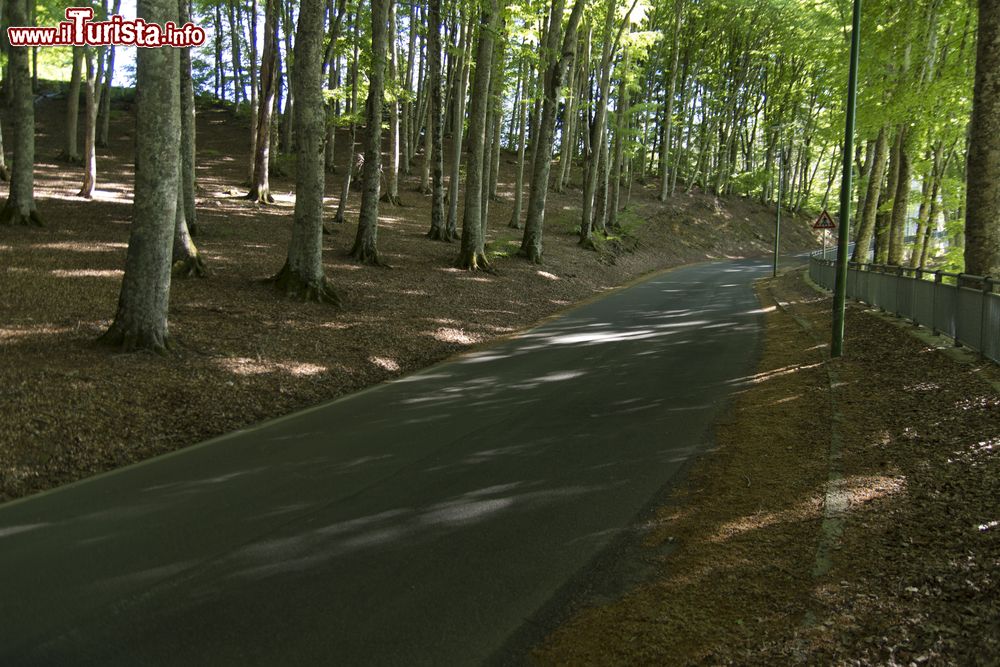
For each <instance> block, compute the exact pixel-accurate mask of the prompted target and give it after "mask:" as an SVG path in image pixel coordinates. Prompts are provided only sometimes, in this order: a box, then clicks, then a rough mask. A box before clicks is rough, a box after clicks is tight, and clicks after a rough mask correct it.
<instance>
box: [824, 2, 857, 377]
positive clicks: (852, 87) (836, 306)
mask: <svg viewBox="0 0 1000 667" xmlns="http://www.w3.org/2000/svg"><path fill="white" fill-rule="evenodd" d="M853 18H854V21H853V28H852V30H851V70H850V75H849V76H848V80H847V121H846V122H845V123H844V171H843V176H842V177H841V179H840V229H839V230H837V269H836V280H835V282H834V289H833V336H832V341H831V343H830V356H831V357H839V356H840V355H842V354H843V353H844V308H845V306H846V301H847V246H848V242H849V238H848V231H849V227H850V220H851V176H852V171H851V155H853V154H854V151H853V150H852V149H853V147H854V111H855V108H856V107H857V99H858V59H859V56H860V53H861V0H854V17H853Z"/></svg>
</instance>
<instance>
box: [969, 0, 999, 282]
mask: <svg viewBox="0 0 1000 667" xmlns="http://www.w3.org/2000/svg"><path fill="white" fill-rule="evenodd" d="M978 35H979V37H978V42H977V47H976V79H975V88H974V92H973V101H972V121H971V127H970V131H969V158H968V171H967V175H966V179H967V181H966V183H967V184H966V190H965V208H966V211H965V270H966V272H968V273H971V274H973V275H978V276H995V277H1000V217H998V216H1000V3H997V2H995V0H979V33H978Z"/></svg>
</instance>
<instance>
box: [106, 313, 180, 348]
mask: <svg viewBox="0 0 1000 667" xmlns="http://www.w3.org/2000/svg"><path fill="white" fill-rule="evenodd" d="M97 342H98V343H99V344H101V345H106V346H108V347H112V348H116V349H118V350H119V351H120V352H153V353H154V354H158V355H160V356H166V354H167V353H168V352H169V351H170V350H171V349H172V348H173V343H172V341H171V340H170V337H169V336H167V334H166V333H164V332H160V331H146V330H135V329H130V330H125V329H123V328H122V327H121V326H120V325H119V324H118V322H117V321H115V322H114V323H112V324H111V328H110V329H108V330H107V331H105V332H104V334H103V335H102V336H101V337H100V338H98V339H97Z"/></svg>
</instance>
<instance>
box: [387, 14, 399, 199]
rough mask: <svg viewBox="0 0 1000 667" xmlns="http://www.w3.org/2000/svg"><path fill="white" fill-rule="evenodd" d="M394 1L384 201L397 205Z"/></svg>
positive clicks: (397, 81)
mask: <svg viewBox="0 0 1000 667" xmlns="http://www.w3.org/2000/svg"><path fill="white" fill-rule="evenodd" d="M396 28H397V23H396V1H395V0H390V1H389V45H388V46H389V77H388V78H389V84H390V85H391V86H393V87H394V88H396V90H393V91H392V93H391V98H390V100H389V174H388V176H387V177H386V193H385V198H384V199H385V201H386V202H387V203H388V204H390V205H392V206H399V205H400V201H399V157H400V155H399V94H398V88H399V53H398V49H397V48H396Z"/></svg>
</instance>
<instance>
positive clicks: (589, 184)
mask: <svg viewBox="0 0 1000 667" xmlns="http://www.w3.org/2000/svg"><path fill="white" fill-rule="evenodd" d="M617 6H618V3H617V0H608V6H607V10H606V18H605V21H604V39H603V41H604V43H603V45H602V47H601V82H600V90H599V93H598V94H599V95H600V99H599V100H598V102H597V110H596V112H595V114H594V125H593V134H592V136H591V137H590V144H591V149H592V150H591V154H590V156H589V157H588V160H587V171H586V180H585V181H584V186H583V213H582V216H581V221H580V245H582V246H583V247H585V248H593V246H594V241H593V239H592V238H591V231H592V230H593V225H594V195H595V194H596V191H597V185H598V180H599V177H600V169H599V163H600V154H595V151H600V150H604V143H605V129H606V128H605V126H606V125H607V116H608V95H609V94H610V92H611V57H612V54H613V51H614V50H615V49H617V46H618V42H619V40H620V39H621V35H622V30H619V31H618V36H617V38H616V39H615V40H614V42H612V39H611V30H612V28H613V27H614V20H615V8H616V7H617ZM632 6H633V7H635V4H633V5H632ZM631 13H632V12H631V10H629V14H631ZM628 24H629V17H628V16H626V17H625V20H624V23H623V24H622V26H621V28H622V29H624V28H626V26H628ZM601 224H602V226H603V221H602V223H601Z"/></svg>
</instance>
